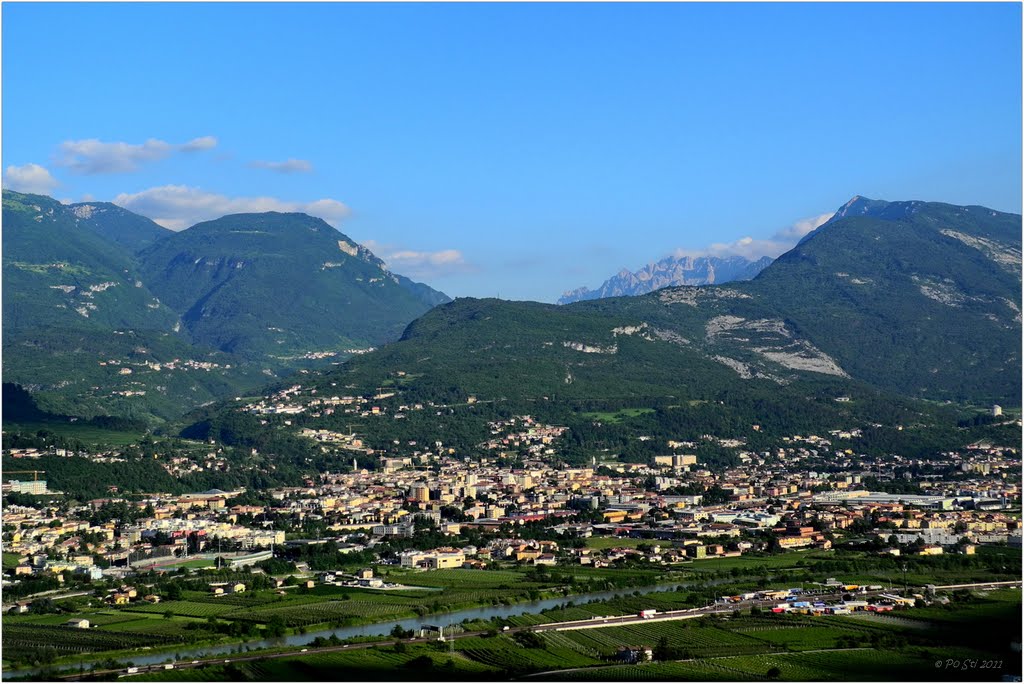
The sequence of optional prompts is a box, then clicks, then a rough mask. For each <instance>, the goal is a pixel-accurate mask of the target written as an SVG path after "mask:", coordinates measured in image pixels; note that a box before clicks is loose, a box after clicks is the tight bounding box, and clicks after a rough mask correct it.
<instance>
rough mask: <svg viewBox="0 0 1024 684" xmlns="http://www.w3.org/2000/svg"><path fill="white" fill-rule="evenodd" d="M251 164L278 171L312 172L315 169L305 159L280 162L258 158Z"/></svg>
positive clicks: (255, 166) (257, 167)
mask: <svg viewBox="0 0 1024 684" xmlns="http://www.w3.org/2000/svg"><path fill="white" fill-rule="evenodd" d="M249 166H251V167H252V168H254V169H267V170H269V171H276V172H277V173H311V172H312V171H313V165H312V164H311V163H309V162H308V161H306V160H305V159H286V160H284V161H278V162H275V161H264V160H262V159H257V160H256V161H251V162H249Z"/></svg>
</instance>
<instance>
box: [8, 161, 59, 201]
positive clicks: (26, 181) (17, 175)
mask: <svg viewBox="0 0 1024 684" xmlns="http://www.w3.org/2000/svg"><path fill="white" fill-rule="evenodd" d="M58 185H60V183H58V182H57V179H56V178H54V177H53V176H51V175H50V172H49V171H47V170H46V169H45V168H44V167H42V166H40V165H39V164H25V165H23V166H13V165H12V166H8V167H7V170H6V171H4V178H3V186H4V188H6V189H7V190H15V191H17V192H28V193H33V194H36V195H47V194H49V193H51V192H53V189H54V188H56V187H57V186H58Z"/></svg>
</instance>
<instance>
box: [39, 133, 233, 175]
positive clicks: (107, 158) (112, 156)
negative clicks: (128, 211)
mask: <svg viewBox="0 0 1024 684" xmlns="http://www.w3.org/2000/svg"><path fill="white" fill-rule="evenodd" d="M216 146H217V139H216V138H214V137H213V136H205V137H202V138H195V139H193V140H190V141H188V142H187V143H184V144H182V145H172V144H171V143H168V142H164V141H163V140H157V139H156V138H150V139H149V140H147V141H146V142H144V143H141V144H132V143H126V142H103V141H102V140H97V139H95V138H89V139H87V140H65V141H64V142H62V143H61V144H60V146H59V147H58V152H57V154H56V155H55V159H54V163H56V164H57V165H58V166H66V167H67V168H69V169H71V171H73V172H74V173H79V174H84V175H91V174H99V173H130V172H132V171H136V170H138V168H139V167H140V166H141V165H142V164H144V163H146V162H152V161H157V160H160V159H164V158H165V157H168V156H170V155H171V154H173V153H175V152H198V151H201V150H209V149H212V148H214V147H216Z"/></svg>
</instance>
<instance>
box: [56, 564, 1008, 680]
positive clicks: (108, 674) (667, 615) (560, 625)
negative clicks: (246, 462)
mask: <svg viewBox="0 0 1024 684" xmlns="http://www.w3.org/2000/svg"><path fill="white" fill-rule="evenodd" d="M1021 584H1022V581H1021V580H1014V581H1011V582H979V583H975V584H948V585H943V586H936V587H935V588H936V589H953V590H955V589H986V588H989V589H995V588H998V587H1006V586H1019V585H1021ZM912 589H913V590H914V591H923V590H924V587H913V588H912ZM891 591H892V590H891V589H878V590H874V591H868V592H864V593H856V596H857V597H858V599H861V598H870V597H872V596H878V595H880V594H885V593H889V592H891ZM848 593H851V592H843V591H840V592H829V593H819V594H810V593H808V597H809V598H812V599H813V600H816V601H835V600H838V599H840V598H841V597H842V595H843V594H848ZM772 603H774V602H773V601H766V600H758V599H751V600H747V601H740V602H738V603H730V604H728V605H727V606H723V605H721V604H718V605H711V606H706V607H704V608H688V609H685V610H672V611H666V612H664V613H657V614H656V615H655V616H654V617H650V618H641V617H639V616H637V615H615V616H608V617H601V618H592V619H588V620H572V621H567V622H551V623H547V624H540V625H529V626H523V627H510V628H509V629H507V630H504V631H503V632H502V634H514V633H516V632H523V631H535V632H549V631H563V630H576V629H594V628H598V627H615V626H621V625H632V624H639V623H645V622H659V621H668V620H689V619H694V618H700V617H703V616H705V615H718V614H726V615H728V614H731V613H732V612H733V611H735V610H742V609H744V608H746V609H749V608H751V607H753V606H757V605H763V604H772ZM484 634H487V632H486V631H474V632H461V633H459V634H456V635H453V636H449V637H446V638H448V639H464V638H467V637H477V636H483V635H484ZM434 640H435V639H434V638H433V637H417V638H414V639H402V640H396V639H394V638H391V639H382V640H380V641H372V642H365V643H360V644H342V645H340V646H323V647H319V648H303V649H301V650H290V651H284V652H281V653H267V654H250V655H242V654H237V655H228V656H227V657H219V658H204V659H200V660H189V661H182V662H177V663H174V664H173V665H174V667H173V668H167V667H166V666H165V665H147V666H144V667H143V666H140V667H138V668H131V669H134V670H136V671H135V672H129V671H128V670H129V668H118V669H111V670H96V671H92V672H88V673H82V674H78V673H75V674H67V675H63V676H59V677H55V679H58V680H63V681H77V680H81V679H97V678H102V679H113V678H116V677H124V676H126V675H135V674H143V673H146V672H160V671H163V670H165V669H175V670H187V669H192V668H197V667H203V666H204V665H218V664H220V665H223V664H226V663H245V662H251V661H254V660H270V659H276V658H294V657H296V656H299V655H315V654H321V653H337V652H339V651H355V650H359V649H364V648H373V647H375V646H392V645H394V644H395V643H397V641H402V642H404V643H408V644H414V643H420V642H429V641H434Z"/></svg>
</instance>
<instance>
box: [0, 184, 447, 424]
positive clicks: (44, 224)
mask: <svg viewBox="0 0 1024 684" xmlns="http://www.w3.org/2000/svg"><path fill="white" fill-rule="evenodd" d="M139 250H141V256H140V253H139ZM440 301H447V297H446V296H445V295H443V294H442V293H440V292H437V291H435V290H432V289H431V288H429V287H428V286H426V285H422V284H420V283H414V282H412V281H410V280H408V279H406V278H403V277H401V276H396V275H392V274H390V273H388V272H387V271H386V270H385V269H384V265H383V263H382V262H380V260H379V259H377V258H376V257H374V256H373V255H372V254H371V253H370V252H369V251H368V250H366V249H365V248H363V247H361V246H359V245H356V244H354V243H353V242H352V241H351V240H349V239H348V238H347V237H345V236H344V235H342V234H341V233H339V232H337V231H336V230H334V229H333V228H331V227H330V226H328V225H327V224H326V223H324V222H323V221H320V220H319V219H314V218H311V217H309V216H305V215H300V214H256V215H247V216H232V217H225V219H222V220H220V221H212V222H208V223H206V224H201V225H199V226H196V227H194V228H192V229H189V230H187V231H183V232H181V233H173V232H171V231H168V230H165V229H163V228H161V227H160V226H158V225H156V224H155V223H153V222H152V221H150V220H149V219H146V218H144V217H141V216H138V215H135V214H132V213H131V212H129V211H126V210H124V209H121V208H120V207H117V206H115V205H112V204H107V203H95V202H93V203H87V204H77V205H63V204H61V203H60V202H57V201H56V200H54V199H52V198H50V197H44V196H41V195H25V194H21V193H15V192H9V191H6V190H5V191H4V193H3V326H4V329H3V352H4V353H3V371H4V379H5V380H9V381H12V382H17V383H20V384H21V385H23V386H25V387H26V388H28V389H30V390H31V391H32V392H33V393H35V394H36V395H37V396H38V399H39V401H40V402H41V404H42V405H43V407H44V408H46V409H48V410H52V411H55V412H58V413H66V414H72V415H86V416H91V415H96V414H108V415H122V416H128V417H132V418H141V419H153V418H169V417H173V416H177V415H180V414H181V413H183V412H184V411H187V410H188V409H190V408H192V407H194V406H197V405H199V404H202V403H207V402H210V401H213V400H215V399H219V398H224V397H227V396H234V395H235V394H237V393H238V392H240V391H244V390H247V389H253V388H256V387H258V386H259V385H261V384H263V383H266V382H271V381H273V380H275V379H276V378H278V377H282V376H284V375H287V374H288V373H290V372H293V371H294V370H296V369H297V368H300V367H303V366H308V365H310V364H311V363H315V361H312V360H311V359H309V358H302V357H303V355H305V353H306V352H320V351H323V352H329V353H340V355H341V358H344V353H343V352H344V350H345V349H347V348H351V347H368V346H371V345H377V344H381V343H382V342H386V341H388V340H392V339H395V338H397V337H398V336H399V334H400V333H401V331H402V329H403V328H404V327H405V325H406V324H407V323H408V322H409V321H411V320H413V319H414V318H415V317H416V316H418V315H420V314H421V313H423V312H424V311H426V310H427V309H428V308H430V307H431V306H433V305H434V304H435V303H438V302H440ZM332 358H334V357H332ZM321 363H322V362H321Z"/></svg>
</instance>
